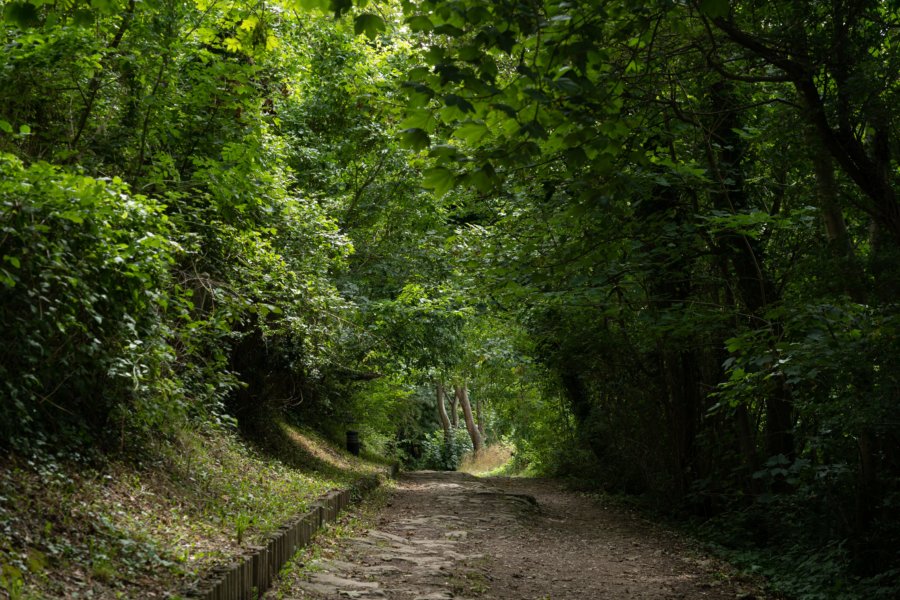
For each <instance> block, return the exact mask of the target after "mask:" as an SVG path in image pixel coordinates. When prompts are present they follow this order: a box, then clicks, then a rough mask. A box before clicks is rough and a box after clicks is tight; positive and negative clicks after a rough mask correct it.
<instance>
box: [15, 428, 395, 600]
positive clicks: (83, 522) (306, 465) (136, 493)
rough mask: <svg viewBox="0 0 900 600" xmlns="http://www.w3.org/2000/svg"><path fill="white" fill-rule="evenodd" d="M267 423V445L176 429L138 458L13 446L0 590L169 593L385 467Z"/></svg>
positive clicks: (68, 594) (26, 594)
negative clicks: (33, 452)
mask: <svg viewBox="0 0 900 600" xmlns="http://www.w3.org/2000/svg"><path fill="white" fill-rule="evenodd" d="M274 428H275V429H276V430H277V435H273V436H272V438H271V439H270V441H269V442H270V443H268V444H267V446H266V447H252V446H250V445H248V444H247V443H246V442H245V441H243V440H241V439H240V438H239V437H238V436H237V435H236V434H235V433H232V432H227V431H223V430H209V431H184V432H182V433H181V434H180V435H178V436H177V437H176V438H175V439H174V440H167V441H165V442H161V443H159V444H158V445H157V446H156V447H152V448H148V449H147V450H146V452H145V453H144V455H143V456H142V458H141V460H140V461H139V462H134V461H132V462H124V461H119V462H107V463H104V464H99V465H98V464H96V463H92V462H90V461H88V460H86V459H82V460H71V459H66V460H63V459H62V458H59V457H53V456H43V457H31V458H26V457H21V456H12V457H10V458H9V459H8V460H6V461H5V462H4V464H2V465H0V574H2V577H0V597H3V596H4V592H5V595H6V596H9V597H12V598H32V597H34V598H46V597H65V598H87V597H91V598H138V597H140V598H164V597H170V596H171V595H173V594H177V593H178V592H179V591H180V590H182V589H184V588H185V587H186V586H187V585H188V584H189V583H190V582H191V581H193V580H195V579H197V578H198V577H200V576H201V575H202V574H204V573H205V572H207V571H208V570H209V569H210V568H212V567H215V566H219V565H222V564H226V563H228V562H230V560H231V558H232V557H234V556H236V555H238V554H240V553H241V552H242V550H243V549H246V548H247V547H248V546H252V545H254V544H257V543H259V542H262V541H263V540H264V539H265V538H266V537H267V535H269V534H270V533H272V532H273V531H274V530H275V529H277V528H278V527H279V526H280V525H281V524H283V523H284V522H285V521H287V520H288V519H289V518H291V517H294V516H296V515H298V514H300V513H302V512H304V511H305V510H306V509H307V508H308V505H309V504H310V503H311V502H312V501H313V500H315V499H316V498H317V497H319V496H320V495H322V494H323V493H325V492H327V491H329V490H333V489H336V488H340V487H344V486H346V485H348V484H349V483H351V482H352V481H354V480H356V479H358V478H359V477H360V476H362V475H365V474H369V473H374V472H377V471H379V470H381V469H382V467H381V466H380V465H377V464H373V463H369V462H366V461H363V460H360V459H358V458H356V457H353V456H351V455H349V454H348V453H346V452H343V451H341V450H340V449H338V448H335V447H333V446H332V445H330V444H329V443H328V442H327V441H326V440H324V439H323V438H321V437H319V436H318V435H316V434H314V433H313V432H310V431H306V430H301V429H299V428H296V427H292V426H288V425H285V424H277V425H275V426H274Z"/></svg>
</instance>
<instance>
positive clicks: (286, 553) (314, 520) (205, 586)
mask: <svg viewBox="0 0 900 600" xmlns="http://www.w3.org/2000/svg"><path fill="white" fill-rule="evenodd" d="M398 470H399V467H398V465H396V464H394V465H391V466H390V468H389V469H388V471H387V472H386V473H382V474H373V475H366V476H364V477H361V478H359V479H358V480H356V481H355V482H354V483H353V484H351V485H350V486H349V487H346V488H341V489H337V490H333V491H331V492H328V493H327V494H324V495H322V496H320V497H319V498H318V499H316V500H315V501H314V502H313V503H312V504H311V505H310V508H309V510H308V511H307V512H305V513H303V514H302V515H299V516H297V517H294V518H292V519H290V520H288V521H287V522H285V523H284V524H283V525H282V526H281V527H279V528H278V529H277V530H275V532H274V533H272V534H271V535H270V536H269V537H268V539H267V540H266V541H265V542H264V543H263V544H261V545H259V546H251V547H249V548H248V549H247V551H246V552H245V553H243V554H241V555H239V556H237V557H235V559H234V560H233V562H232V563H231V564H228V565H224V566H221V567H216V568H213V569H212V570H210V572H209V573H208V574H207V575H206V576H205V577H203V578H202V579H200V581H198V582H196V583H194V584H193V585H191V586H190V587H189V588H188V589H186V590H184V592H183V594H182V596H181V597H183V598H190V599H192V600H193V599H196V600H254V599H255V598H260V597H262V595H263V593H265V592H266V590H268V589H269V588H270V587H271V586H272V584H273V583H274V582H275V579H276V577H277V576H278V573H279V571H281V567H283V566H284V564H285V563H287V562H288V560H290V558H291V557H292V556H293V555H294V553H295V552H297V550H299V549H301V548H303V547H305V546H307V545H308V544H309V542H310V540H312V538H313V536H314V535H315V533H316V532H317V531H318V530H319V529H321V528H322V527H323V526H324V525H325V524H326V523H331V522H334V521H335V520H337V518H338V515H340V514H341V512H343V511H344V510H345V509H347V508H348V507H349V506H350V505H351V504H352V503H355V502H358V501H360V500H362V499H363V498H364V497H365V496H367V495H368V494H369V492H371V491H372V490H374V489H375V488H377V487H378V486H380V485H381V482H382V477H384V476H385V475H387V476H389V477H391V478H393V477H396V476H397V472H398Z"/></svg>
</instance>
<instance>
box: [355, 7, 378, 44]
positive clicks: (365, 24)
mask: <svg viewBox="0 0 900 600" xmlns="http://www.w3.org/2000/svg"><path fill="white" fill-rule="evenodd" d="M385 29H386V27H385V24H384V19H382V18H381V17H380V16H378V15H376V14H372V13H363V14H361V15H357V17H356V19H354V21H353V31H354V32H355V33H356V35H361V34H363V33H365V34H366V37H368V38H369V39H375V38H376V37H377V36H378V34H379V33H381V32H383V31H385Z"/></svg>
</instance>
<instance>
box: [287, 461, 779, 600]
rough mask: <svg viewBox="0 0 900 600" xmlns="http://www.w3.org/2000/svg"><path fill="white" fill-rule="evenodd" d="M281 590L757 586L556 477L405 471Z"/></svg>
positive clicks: (752, 594)
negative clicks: (370, 522) (357, 524)
mask: <svg viewBox="0 0 900 600" xmlns="http://www.w3.org/2000/svg"><path fill="white" fill-rule="evenodd" d="M310 567H311V568H309V569H308V571H307V572H308V574H307V576H306V577H304V578H303V579H304V580H303V581H299V582H297V583H296V585H295V586H294V587H293V589H292V591H291V592H290V593H289V594H287V595H285V596H284V597H285V598H329V599H330V598H389V599H404V600H406V599H409V600H442V599H449V598H457V599H465V598H469V599H475V598H504V599H507V598H508V599H517V600H522V599H553V600H563V599H566V600H576V599H578V600H584V599H594V598H598V599H603V598H609V599H613V598H686V599H687V598H707V599H716V600H720V599H726V598H727V599H730V600H734V599H736V598H738V599H741V598H742V599H747V600H749V599H751V598H762V597H764V596H763V595H762V594H761V593H760V592H759V591H758V590H753V589H751V587H750V585H749V584H747V583H746V582H740V581H736V580H734V579H732V578H730V577H729V576H728V575H726V573H725V572H723V570H722V569H723V567H722V565H721V564H720V563H718V562H717V561H713V560H710V559H705V558H702V557H699V556H698V555H697V554H696V553H694V552H691V551H690V550H689V549H687V548H686V547H685V545H684V544H683V543H682V542H680V541H679V540H678V538H677V537H676V536H674V535H672V534H670V533H666V532H664V531H661V530H660V529H659V528H657V527H654V526H652V525H651V524H648V523H645V522H642V521H641V520H640V519H638V518H637V517H635V516H632V515H630V514H628V513H627V512H624V511H622V510H620V509H615V508H608V507H602V506H600V505H599V504H598V503H597V502H596V500H592V499H591V498H589V497H586V496H584V495H581V494H577V493H573V492H569V491H565V490H564V489H562V487H561V486H560V485H559V484H558V483H556V482H552V481H545V480H534V479H507V478H491V479H479V478H475V477H472V476H470V475H466V474H463V473H438V472H429V471H422V472H415V473H407V474H404V475H403V476H401V478H400V480H399V482H398V484H397V488H396V490H395V491H394V493H393V496H392V498H391V500H390V501H389V502H388V504H387V505H386V506H385V507H384V509H383V510H382V512H381V513H380V514H379V515H378V517H377V529H370V530H368V531H367V532H366V533H365V535H363V536H359V537H354V538H345V539H343V540H341V541H340V542H339V543H338V546H337V548H336V550H335V551H334V552H330V553H329V556H328V557H327V558H325V557H322V558H319V559H317V560H316V561H314V562H313V563H312V564H311V565H310Z"/></svg>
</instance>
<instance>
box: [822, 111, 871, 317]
mask: <svg viewBox="0 0 900 600" xmlns="http://www.w3.org/2000/svg"><path fill="white" fill-rule="evenodd" d="M807 141H808V147H809V149H810V158H811V159H812V163H813V169H814V170H815V174H816V188H817V191H818V197H819V210H821V211H822V221H823V223H824V225H825V235H826V236H827V237H828V249H829V250H830V252H831V256H832V258H833V259H834V261H835V267H836V268H835V272H836V273H837V274H838V277H837V278H836V279H837V281H836V285H837V286H839V289H841V290H842V291H844V292H845V293H846V294H847V295H848V296H850V298H851V299H852V300H853V301H854V302H858V303H860V304H865V303H866V301H867V298H866V297H867V294H866V276H865V273H863V270H862V265H861V264H860V263H859V260H857V258H856V253H855V252H854V251H853V245H852V244H851V242H850V235H849V234H848V233H847V224H846V222H845V221H844V213H843V211H842V210H841V205H840V202H839V200H838V184H837V181H836V180H835V177H834V161H833V160H832V158H831V154H829V153H828V149H827V148H825V146H824V144H823V143H822V141H821V139H820V138H819V137H818V136H817V135H816V131H815V130H814V129H812V128H810V130H809V133H808V135H807Z"/></svg>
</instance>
